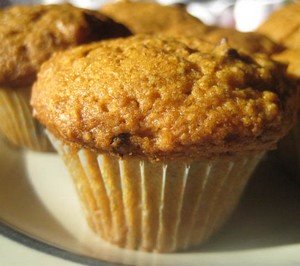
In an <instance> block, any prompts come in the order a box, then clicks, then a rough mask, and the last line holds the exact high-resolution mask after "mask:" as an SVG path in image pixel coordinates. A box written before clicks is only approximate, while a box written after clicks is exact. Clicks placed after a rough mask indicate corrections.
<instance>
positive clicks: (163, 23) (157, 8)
mask: <svg viewBox="0 0 300 266" xmlns="http://www.w3.org/2000/svg"><path fill="white" fill-rule="evenodd" d="M100 11H101V12H103V13H104V14H106V15H107V16H110V17H112V18H113V19H115V20H116V21H118V22H120V23H123V24H124V25H126V26H127V27H128V28H129V29H130V30H131V31H132V32H133V33H134V34H157V33H163V34H166V35H171V36H173V35H184V36H196V35H202V34H204V33H205V32H206V29H207V28H208V27H207V26H206V25H205V24H203V23H202V22H201V21H200V20H199V19H197V18H196V17H193V16H192V15H190V14H189V13H188V12H187V11H186V10H185V8H183V7H178V6H175V5H160V4H158V3H155V2H145V1H118V2H115V3H108V4H106V5H104V6H102V7H101V9H100Z"/></svg>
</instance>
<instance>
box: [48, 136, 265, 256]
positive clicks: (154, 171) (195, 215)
mask: <svg viewBox="0 0 300 266" xmlns="http://www.w3.org/2000/svg"><path fill="white" fill-rule="evenodd" d="M50 139H51V141H52V143H53V145H54V146H55V148H56V149H57V150H58V152H59V153H60V155H61V156H62V158H63V160H64V162H65V164H66V166H67V168H68V169H69V171H70V174H71V176H72V177H73V180H74V183H75V185H76V187H77V191H78V194H79V196H80V198H81V201H82V203H83V208H84V210H85V213H86V216H87V219H88V222H89V224H90V225H91V227H92V228H93V229H94V231H95V232H96V233H97V234H99V236H101V237H102V238H104V239H106V240H107V241H109V242H111V243H113V244H116V245H118V246H120V247H124V248H128V249H137V250H144V251H152V252H153V251H154V252H173V251H176V250H178V249H187V248H188V247H190V246H193V245H197V244H200V243H203V242H204V241H206V240H207V239H208V238H209V237H210V236H211V235H212V234H213V233H214V232H216V230H217V229H219V227H220V226H221V225H222V224H223V223H224V222H225V221H226V220H227V218H228V216H229V215H230V213H231V212H232V211H233V209H234V207H235V206H236V205H237V203H238V201H239V198H240V195H241V193H242V191H243V190H244V187H245V185H246V183H247V181H248V179H249V177H250V175H251V173H252V172H253V170H254V169H255V166H256V165H257V164H258V162H259V161H260V159H261V157H262V156H263V153H259V154H257V155H248V156H237V158H233V159H230V160H229V159H217V160H209V161H208V160H205V161H194V162H192V163H190V164H186V163H183V162H178V161H177V162H174V161H170V162H169V163H161V162H155V163H153V162H150V161H147V160H139V159H136V158H123V159H119V158H115V157H112V156H109V155H103V154H97V153H95V152H91V151H89V150H87V149H81V150H76V149H74V148H70V147H69V146H67V145H65V144H63V143H62V142H60V141H58V140H57V139H55V138H53V137H52V136H50Z"/></svg>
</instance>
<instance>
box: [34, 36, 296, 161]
mask: <svg viewBox="0 0 300 266" xmlns="http://www.w3.org/2000/svg"><path fill="white" fill-rule="evenodd" d="M196 47H197V48H196ZM285 68H286V67H285V66H284V65H281V64H277V63H275V62H273V61H270V60H269V59H267V56H265V55H263V54H259V55H256V56H254V57H249V56H246V55H243V54H242V53H239V52H237V51H236V50H234V49H232V48H230V47H229V46H228V44H227V43H226V42H224V43H221V44H220V45H217V46H215V45H213V44H209V43H206V42H204V41H202V42H201V41H199V42H198V44H197V45H195V44H194V48H191V47H189V46H187V45H186V44H184V43H182V42H180V41H178V40H176V39H173V38H168V37H153V36H139V35H136V36H134V37H129V38H127V39H116V40H110V41H103V42H99V43H94V44H90V45H84V46H81V47H77V48H74V49H71V50H68V51H66V52H60V53H57V54H55V55H54V56H53V57H52V58H51V59H50V60H49V61H47V62H46V63H45V64H44V65H43V66H42V68H41V71H40V72H39V74H38V79H37V82H36V83H35V85H34V87H33V94H32V105H33V108H34V114H35V117H37V118H38V119H39V120H40V122H41V123H43V124H44V125H45V126H46V127H47V128H48V129H49V131H50V132H51V133H52V134H54V135H55V136H56V137H57V138H59V139H61V140H63V141H64V142H66V143H68V144H71V145H75V146H77V147H86V148H89V149H92V150H95V151H97V152H104V153H106V152H108V153H112V154H118V155H134V156H147V157H148V158H153V159H157V160H163V159H173V158H187V157H192V158H196V157H201V158H202V157H205V158H210V157H213V156H225V155H231V154H233V153H249V152H253V151H260V150H266V149H271V148H273V147H274V145H275V143H276V142H277V140H278V139H279V138H280V137H282V136H283V135H284V134H285V133H286V132H287V130H288V129H289V128H290V126H291V123H292V121H293V119H294V115H295V111H294V109H295V108H294V105H295V103H294V97H292V96H293V95H294V93H295V90H293V89H291V86H290V84H289V81H288V80H287V79H286V78H285V77H284V73H285ZM288 87H289V89H287V88H288Z"/></svg>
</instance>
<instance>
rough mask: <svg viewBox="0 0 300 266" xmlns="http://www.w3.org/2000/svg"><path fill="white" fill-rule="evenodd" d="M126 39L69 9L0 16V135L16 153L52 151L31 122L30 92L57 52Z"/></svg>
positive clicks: (113, 27)
mask: <svg viewBox="0 0 300 266" xmlns="http://www.w3.org/2000/svg"><path fill="white" fill-rule="evenodd" d="M128 35H130V32H129V30H128V29H127V28H126V27H125V26H123V25H121V24H118V23H116V22H114V21H113V20H111V19H109V18H107V17H106V16H104V15H102V14H100V13H98V12H95V11H89V10H84V9H80V8H76V7H73V6H71V5H32V6H13V7H9V8H5V9H2V10H1V12H0V42H1V45H0V134H3V135H4V136H5V137H6V138H7V139H8V140H9V141H10V142H11V143H13V144H15V145H16V146H19V147H26V148H30V149H33V150H38V151H47V150H49V149H51V146H50V144H49V143H48V139H47V137H46V136H45V135H44V132H43V129H42V127H41V126H40V125H39V123H38V122H37V121H36V120H35V119H34V118H33V117H32V114H31V107H30V105H29V99H30V95H31V86H32V84H33V82H34V81H35V79H36V74H37V72H38V70H39V68H40V66H41V64H42V63H43V62H44V61H46V60H47V59H49V57H50V56H51V55H52V54H53V53H54V52H56V51H61V50H65V49H67V48H70V47H74V46H77V45H79V44H83V43H89V42H92V41H96V40H102V39H108V38H114V37H119V36H128Z"/></svg>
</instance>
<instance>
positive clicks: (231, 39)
mask: <svg viewBox="0 0 300 266" xmlns="http://www.w3.org/2000/svg"><path fill="white" fill-rule="evenodd" d="M224 38H225V39H227V40H228V43H229V45H230V46H232V47H233V48H235V49H239V51H242V52H245V53H249V54H252V53H265V54H268V55H271V54H274V53H278V52H280V51H282V50H283V47H282V46H281V45H279V44H277V43H275V42H273V41H272V40H271V39H269V38H268V37H266V36H264V35H263V34H260V33H257V32H239V31H237V30H235V29H230V28H218V27H210V30H208V32H207V33H206V34H205V35H203V39H205V40H207V41H210V42H214V43H218V42H220V41H221V40H222V39H224Z"/></svg>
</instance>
